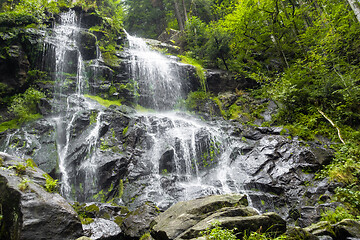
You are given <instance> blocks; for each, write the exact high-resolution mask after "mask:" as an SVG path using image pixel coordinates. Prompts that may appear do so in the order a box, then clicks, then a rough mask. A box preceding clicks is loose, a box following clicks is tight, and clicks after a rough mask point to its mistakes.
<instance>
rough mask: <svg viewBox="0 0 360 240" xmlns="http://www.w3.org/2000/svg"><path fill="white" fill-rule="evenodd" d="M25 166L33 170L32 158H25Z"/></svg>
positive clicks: (34, 165)
mask: <svg viewBox="0 0 360 240" xmlns="http://www.w3.org/2000/svg"><path fill="white" fill-rule="evenodd" d="M26 167H30V168H32V169H33V170H35V167H36V164H35V163H34V160H32V159H31V158H28V159H27V160H26Z"/></svg>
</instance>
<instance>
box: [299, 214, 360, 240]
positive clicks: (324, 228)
mask: <svg viewBox="0 0 360 240" xmlns="http://www.w3.org/2000/svg"><path fill="white" fill-rule="evenodd" d="M304 230H306V231H308V232H309V233H311V234H313V235H315V236H317V237H319V238H322V239H325V238H328V239H336V240H345V239H358V238H360V222H359V221H355V220H351V219H344V220H342V221H341V222H338V223H336V224H330V223H329V222H327V221H322V222H318V223H316V224H313V225H311V226H309V227H307V228H305V229H304Z"/></svg>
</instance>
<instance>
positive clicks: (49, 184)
mask: <svg viewBox="0 0 360 240" xmlns="http://www.w3.org/2000/svg"><path fill="white" fill-rule="evenodd" d="M43 176H44V177H45V178H46V183H45V190H46V191H47V192H49V193H53V192H57V191H58V181H59V180H57V179H55V180H54V179H53V178H52V177H50V175H49V174H44V175H43Z"/></svg>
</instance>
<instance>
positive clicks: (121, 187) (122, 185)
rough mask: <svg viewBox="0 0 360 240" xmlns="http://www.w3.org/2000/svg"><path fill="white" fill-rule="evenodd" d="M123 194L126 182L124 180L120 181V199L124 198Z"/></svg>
mask: <svg viewBox="0 0 360 240" xmlns="http://www.w3.org/2000/svg"><path fill="white" fill-rule="evenodd" d="M123 194H124V181H123V180H122V179H120V181H119V195H118V197H119V198H122V196H123Z"/></svg>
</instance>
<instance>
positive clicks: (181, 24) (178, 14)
mask: <svg viewBox="0 0 360 240" xmlns="http://www.w3.org/2000/svg"><path fill="white" fill-rule="evenodd" d="M174 9H175V16H176V20H177V22H178V25H179V29H180V31H184V29H185V28H184V21H183V18H182V17H181V12H180V9H179V4H178V2H177V1H176V0H174Z"/></svg>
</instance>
